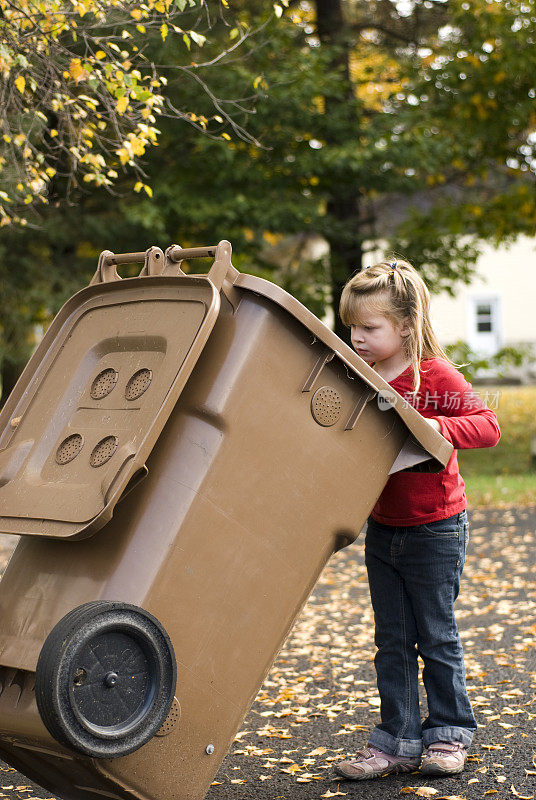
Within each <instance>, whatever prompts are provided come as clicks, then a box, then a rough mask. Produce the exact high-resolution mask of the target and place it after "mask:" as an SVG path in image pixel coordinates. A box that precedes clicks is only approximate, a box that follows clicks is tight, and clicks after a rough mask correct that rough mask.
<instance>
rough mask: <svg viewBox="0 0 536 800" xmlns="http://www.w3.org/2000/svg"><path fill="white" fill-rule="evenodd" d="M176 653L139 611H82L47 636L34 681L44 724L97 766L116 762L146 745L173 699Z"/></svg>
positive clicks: (99, 604)
mask: <svg viewBox="0 0 536 800" xmlns="http://www.w3.org/2000/svg"><path fill="white" fill-rule="evenodd" d="M176 678H177V668H176V663H175V655H174V652H173V646H172V644H171V641H170V639H169V636H168V635H167V633H166V631H165V630H164V628H163V626H162V625H161V624H160V622H158V620H157V619H156V618H155V617H153V616H152V615H151V614H149V613H148V612H147V611H144V610H143V609H142V608H139V607H138V606H133V605H129V604H126V603H120V602H108V601H98V600H97V601H94V602H91V603H85V604H84V605H82V606H79V607H78V608H75V609H74V610H73V611H71V612H69V614H66V616H65V617H63V618H62V619H61V620H60V621H59V622H58V623H57V625H56V626H55V627H54V628H53V629H52V631H51V632H50V634H49V635H48V637H47V639H46V640H45V643H44V645H43V648H42V650H41V653H40V654H39V659H38V662H37V667H36V673H35V696H36V701H37V707H38V709H39V713H40V715H41V718H42V720H43V722H44V724H45V725H46V727H47V728H48V730H49V732H50V733H51V734H52V736H53V737H54V738H55V739H56V740H58V741H59V742H60V743H61V744H64V745H67V746H69V747H71V748H73V749H74V750H76V751H77V752H79V753H83V754H84V755H86V756H92V757H94V758H118V757H120V756H124V755H127V754H128V753H132V752H134V750H137V749H138V748H140V747H141V746H142V745H144V744H145V743H146V742H148V741H149V739H151V738H152V737H153V736H154V735H155V733H156V732H157V731H158V730H159V729H160V727H161V726H162V724H163V722H164V720H165V719H166V717H167V715H168V713H169V710H170V708H171V704H172V702H173V695H174V693H175V684H176Z"/></svg>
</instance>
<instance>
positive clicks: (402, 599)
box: [336, 261, 500, 780]
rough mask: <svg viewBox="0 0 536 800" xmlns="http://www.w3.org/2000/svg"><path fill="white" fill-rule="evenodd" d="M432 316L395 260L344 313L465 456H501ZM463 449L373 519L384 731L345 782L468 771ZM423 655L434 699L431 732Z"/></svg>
mask: <svg viewBox="0 0 536 800" xmlns="http://www.w3.org/2000/svg"><path fill="white" fill-rule="evenodd" d="M429 308H430V296H429V293H428V290H427V288H426V286H425V284H424V282H423V280H422V278H421V277H420V276H419V274H418V273H417V272H416V270H415V269H414V268H413V267H412V266H411V265H410V264H408V262H407V261H392V262H382V263H380V264H376V265H374V266H372V267H369V268H368V269H366V270H364V271H362V272H359V273H358V274H357V275H355V276H354V277H353V278H351V279H350V280H349V281H348V283H347V284H346V286H345V287H344V290H343V293H342V299H341V306H340V313H341V319H342V321H343V322H344V324H345V325H348V326H349V327H350V328H351V338H352V345H353V347H354V349H355V350H356V351H357V353H358V354H359V355H360V356H361V358H363V359H364V360H365V361H367V362H368V363H369V364H371V365H372V366H373V367H374V369H375V370H376V372H378V374H379V375H381V376H382V378H384V379H385V380H386V381H387V382H388V383H389V384H390V385H391V386H392V387H393V389H396V391H397V392H398V393H399V394H401V395H402V396H403V397H404V399H405V401H407V402H410V403H411V404H412V405H413V406H414V407H415V408H416V409H417V410H418V411H419V412H420V413H421V414H422V415H423V416H424V417H425V418H426V419H427V421H428V422H429V423H430V424H431V425H433V427H434V428H435V429H436V430H438V431H440V432H441V434H442V435H443V436H444V437H445V438H446V439H448V441H449V442H452V444H453V445H454V447H455V448H456V449H460V448H461V449H465V448H470V447H493V446H494V445H496V444H497V442H498V441H499V438H500V431H499V426H498V423H497V417H496V415H495V414H494V412H493V411H491V410H490V409H488V408H486V407H485V405H484V404H483V403H482V402H481V401H480V399H479V398H478V397H477V395H475V394H474V393H473V391H472V387H471V384H470V383H467V381H466V380H465V378H464V377H463V376H462V375H461V374H460V373H459V372H458V371H457V370H456V369H455V367H454V365H453V364H452V362H451V361H450V360H449V359H448V357H447V356H446V355H445V353H444V352H443V350H442V349H441V347H440V346H439V343H438V341H437V339H436V336H435V334H434V332H433V330H432V326H431V324H430V317H429ZM456 449H455V450H454V451H453V453H452V456H451V458H450V460H449V462H448V464H447V466H446V468H445V469H444V470H443V471H442V472H439V473H424V472H398V473H395V474H394V475H392V476H391V477H390V478H389V481H388V482H387V484H386V486H385V488H384V490H383V492H382V494H381V496H380V498H379V500H378V502H377V503H376V505H375V506H374V509H373V510H372V514H371V516H370V517H369V520H368V527H367V535H366V542H365V563H366V566H367V572H368V579H369V586H370V595H371V600H372V606H373V609H374V618H375V643H376V647H377V653H376V657H375V667H376V676H377V683H378V690H379V694H380V699H381V722H380V724H379V725H377V726H376V727H375V728H374V730H373V731H372V733H371V734H370V736H369V740H368V745H367V747H366V748H365V749H363V750H360V751H358V753H357V754H356V756H355V758H352V759H350V760H348V761H343V762H341V763H339V764H338V765H337V766H336V770H337V772H338V773H339V774H340V775H342V776H343V777H345V778H350V779H353V780H363V779H366V778H375V777H379V776H381V775H387V774H388V773H395V772H411V771H413V770H415V769H417V768H419V766H420V769H421V772H424V773H426V774H427V775H445V774H452V773H458V772H461V771H462V770H463V768H464V765H465V760H466V756H467V748H468V746H469V745H470V744H471V739H472V737H473V732H474V731H475V730H476V722H475V718H474V716H473V712H472V710H471V704H470V702H469V698H468V696H467V689H466V685H465V668H464V661H463V652H462V645H461V642H460V637H459V635H458V630H457V627H456V621H455V618H454V601H455V600H456V597H457V596H458V589H459V582H460V575H461V572H462V569H463V565H464V561H465V549H466V545H467V540H468V523H467V513H466V510H465V509H466V498H465V493H464V483H463V480H462V478H461V476H460V473H459V470H458V461H457V457H456ZM418 656H420V657H421V659H422V661H423V663H424V669H423V682H424V686H425V689H426V695H427V699H428V716H427V717H426V719H425V720H424V722H421V717H420V713H419V695H418V670H419V668H418V662H417V657H418ZM423 748H424V755H422V754H423ZM421 756H422V760H421Z"/></svg>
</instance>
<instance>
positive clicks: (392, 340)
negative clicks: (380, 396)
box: [351, 310, 409, 364]
mask: <svg viewBox="0 0 536 800" xmlns="http://www.w3.org/2000/svg"><path fill="white" fill-rule="evenodd" d="M408 333H409V328H408V326H407V323H406V322H402V323H398V324H393V323H392V322H391V320H390V319H388V318H387V317H385V316H383V314H380V313H378V312H374V311H366V310H363V313H362V314H360V318H359V321H358V322H357V323H356V324H355V325H352V326H351V340H352V346H353V348H354V350H355V351H356V353H357V354H358V355H360V356H361V358H362V359H363V360H364V361H367V362H368V363H373V362H374V363H375V364H378V363H380V362H382V361H386V360H387V359H392V358H393V357H396V356H400V357H403V356H404V340H405V338H406V336H407V334H408Z"/></svg>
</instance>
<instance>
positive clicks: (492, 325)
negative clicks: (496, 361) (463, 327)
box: [468, 294, 502, 356]
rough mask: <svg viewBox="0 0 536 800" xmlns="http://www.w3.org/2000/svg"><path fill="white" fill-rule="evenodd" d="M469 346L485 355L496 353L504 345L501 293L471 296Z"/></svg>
mask: <svg viewBox="0 0 536 800" xmlns="http://www.w3.org/2000/svg"><path fill="white" fill-rule="evenodd" d="M468 311H469V331H468V340H469V346H470V347H471V349H472V350H474V351H475V352H476V353H480V354H481V355H484V356H491V355H494V354H495V353H496V352H497V350H499V349H500V348H501V346H502V331H501V299H500V297H499V295H492V294H489V295H488V294H486V295H480V296H476V297H475V296H473V297H470V298H469V307H468Z"/></svg>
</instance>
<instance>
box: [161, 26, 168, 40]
mask: <svg viewBox="0 0 536 800" xmlns="http://www.w3.org/2000/svg"><path fill="white" fill-rule="evenodd" d="M167 35H168V26H167V25H166V23H165V22H164V23H163V24H162V25H161V26H160V36H161V37H162V41H163V42H165V41H166V38H167Z"/></svg>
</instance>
